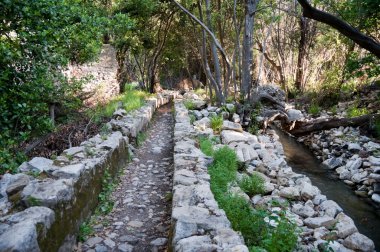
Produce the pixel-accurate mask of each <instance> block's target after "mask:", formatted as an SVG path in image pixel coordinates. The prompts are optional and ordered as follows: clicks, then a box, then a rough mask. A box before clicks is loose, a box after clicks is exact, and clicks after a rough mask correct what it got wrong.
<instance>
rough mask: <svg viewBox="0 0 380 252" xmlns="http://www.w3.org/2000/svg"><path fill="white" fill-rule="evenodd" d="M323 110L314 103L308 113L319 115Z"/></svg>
mask: <svg viewBox="0 0 380 252" xmlns="http://www.w3.org/2000/svg"><path fill="white" fill-rule="evenodd" d="M320 112H321V108H320V107H319V106H318V104H316V103H312V104H311V105H310V107H309V110H308V113H309V114H311V115H312V116H317V115H319V113H320Z"/></svg>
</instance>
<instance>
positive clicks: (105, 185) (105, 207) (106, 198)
mask: <svg viewBox="0 0 380 252" xmlns="http://www.w3.org/2000/svg"><path fill="white" fill-rule="evenodd" d="M115 187H116V183H115V181H113V179H112V177H111V174H110V173H109V172H108V171H105V172H104V176H103V179H102V191H101V192H100V194H99V196H98V200H99V203H98V206H97V208H96V209H95V214H96V215H100V214H102V215H106V214H108V213H110V212H111V211H112V209H113V205H114V202H113V201H112V199H111V197H110V196H111V193H112V191H113V190H114V188H115Z"/></svg>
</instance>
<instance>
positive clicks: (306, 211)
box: [292, 203, 315, 218]
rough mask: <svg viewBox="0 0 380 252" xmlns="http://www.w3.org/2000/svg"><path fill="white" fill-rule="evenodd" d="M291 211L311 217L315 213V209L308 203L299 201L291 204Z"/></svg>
mask: <svg viewBox="0 0 380 252" xmlns="http://www.w3.org/2000/svg"><path fill="white" fill-rule="evenodd" d="M292 212H293V213H295V214H298V215H299V216H302V217H304V218H308V217H312V216H313V215H314V214H315V211H314V209H313V208H312V207H310V206H308V205H305V206H304V205H302V204H300V203H298V204H294V205H293V207H292Z"/></svg>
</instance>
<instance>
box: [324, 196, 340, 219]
mask: <svg viewBox="0 0 380 252" xmlns="http://www.w3.org/2000/svg"><path fill="white" fill-rule="evenodd" d="M319 209H320V210H322V211H324V213H325V216H330V217H332V218H335V216H336V215H337V214H338V213H340V212H342V211H343V209H342V208H341V207H340V206H339V205H338V204H337V203H336V202H335V201H333V200H326V201H323V202H322V203H321V204H320V205H319Z"/></svg>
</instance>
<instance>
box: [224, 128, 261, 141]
mask: <svg viewBox="0 0 380 252" xmlns="http://www.w3.org/2000/svg"><path fill="white" fill-rule="evenodd" d="M220 136H221V138H222V142H223V143H224V144H229V143H232V142H246V143H255V142H257V137H256V136H254V135H252V134H250V133H248V132H243V133H241V132H237V131H234V130H222V132H221V134H220Z"/></svg>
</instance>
